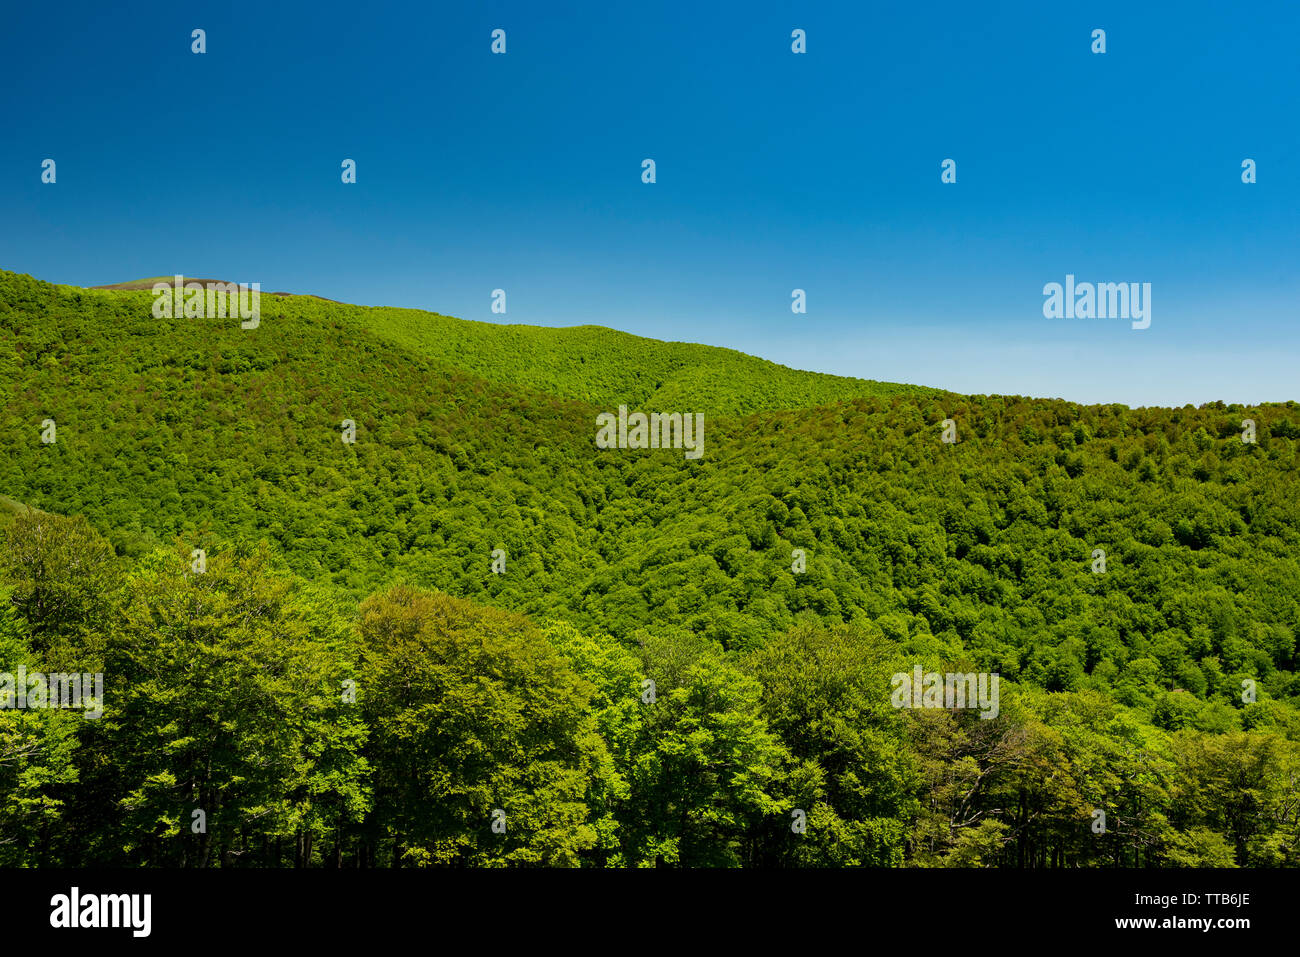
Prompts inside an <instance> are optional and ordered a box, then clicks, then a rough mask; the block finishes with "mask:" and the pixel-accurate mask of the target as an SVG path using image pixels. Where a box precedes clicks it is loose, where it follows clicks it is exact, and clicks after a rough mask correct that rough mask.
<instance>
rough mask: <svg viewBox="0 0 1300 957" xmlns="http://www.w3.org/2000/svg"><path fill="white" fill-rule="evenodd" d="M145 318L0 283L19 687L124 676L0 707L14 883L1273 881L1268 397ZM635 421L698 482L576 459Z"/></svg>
mask: <svg viewBox="0 0 1300 957" xmlns="http://www.w3.org/2000/svg"><path fill="white" fill-rule="evenodd" d="M150 302H151V297H150V296H149V294H148V293H144V292H97V291H88V290H80V289H74V288H70V287H56V286H52V285H49V284H46V283H41V282H38V281H36V280H34V279H31V278H29V277H25V276H16V275H14V274H11V273H0V402H2V409H0V442H3V449H4V452H3V455H0V492H3V493H4V494H5V495H6V496H8V498H7V499H5V500H0V524H7V526H8V530H7V532H6V533H5V535H6V537H5V541H4V545H3V548H0V584H2V586H3V588H4V590H5V594H6V596H7V600H6V601H4V602H3V603H0V672H12V671H14V670H16V669H17V668H18V666H19V665H20V664H22V665H27V666H28V667H29V668H33V669H34V668H43V669H45V670H47V671H55V670H61V671H81V672H90V671H103V672H104V674H105V676H106V677H105V680H106V685H107V692H106V695H105V699H106V700H105V704H104V715H103V717H102V719H100V720H98V721H90V720H83V719H82V717H81V715H79V714H77V713H76V712H75V711H57V710H43V711H42V710H30V711H13V710H0V863H3V864H24V865H25V864H36V863H65V864H70V865H80V864H91V863H112V864H145V865H154V864H165V865H194V866H204V865H207V866H211V865H223V866H237V865H241V864H245V865H246V864H252V865H282V864H299V865H307V864H311V865H322V864H328V865H334V864H343V865H349V866H350V865H357V864H361V865H389V864H400V865H403V866H407V865H428V864H468V865H479V866H496V865H515V864H545V865H569V864H592V865H606V866H638V865H653V864H675V865H682V866H715V865H717V866H723V865H728V866H729V865H747V866H771V865H784V866H789V865H794V866H799V865H803V866H841V865H855V864H866V865H881V866H893V865H905V864H911V865H918V866H935V865H939V866H977V865H998V864H1001V865H1012V866H1075V865H1105V864H1128V865H1132V864H1140V865H1189V866H1194V865H1210V864H1225V865H1231V864H1241V865H1285V864H1295V863H1298V862H1300V846H1298V845H1297V841H1300V820H1298V819H1297V807H1298V806H1300V746H1298V745H1297V741H1298V740H1300V712H1298V711H1297V706H1298V705H1300V682H1298V681H1297V679H1296V675H1295V673H1296V666H1297V650H1296V646H1295V629H1296V627H1297V621H1300V547H1298V546H1300V542H1297V536H1298V534H1300V497H1298V495H1297V492H1298V491H1300V489H1298V488H1297V486H1298V484H1300V483H1298V482H1297V479H1296V475H1297V465H1300V458H1298V455H1300V407H1298V406H1296V405H1295V404H1293V403H1287V404H1285V405H1269V406H1263V407H1258V408H1251V409H1245V408H1239V407H1235V406H1227V405H1223V404H1221V403H1214V404H1210V405H1205V406H1202V407H1200V408H1192V407H1186V408H1182V409H1136V410H1134V409H1128V408H1126V407H1122V406H1089V407H1085V406H1078V405H1074V404H1070V403H1066V402H1061V401H1055V400H1039V399H1024V398H1014V397H1000V396H992V397H964V396H955V395H950V394H947V393H940V392H935V391H933V390H927V389H919V388H913V387H908V386H889V385H886V384H882V383H872V382H865V381H861V380H845V379H836V378H834V377H829V376H815V375H812V374H806V373H798V372H794V371H792V370H788V369H783V368H782V367H779V366H774V365H772V364H770V363H763V362H760V361H758V360H753V359H750V358H748V357H744V356H741V355H739V354H737V353H731V352H727V351H725V350H715V349H708V348H706V347H701V346H688V345H683V344H666V343H656V342H652V341H649V340H641V339H635V338H634V337H629V336H624V335H622V334H619V333H614V332H611V331H609V330H604V329H595V328H582V329H570V330H543V329H528V328H525V327H495V326H490V325H486V324H480V323H463V322H460V321H459V320H454V319H449V318H446V317H441V316H433V315H430V314H426V313H415V312H411V311H408V310H386V309H365V308H360V307H353V306H344V305H340V304H331V303H328V302H324V301H320V300H316V299H312V298H309V297H297V296H295V297H284V298H272V297H269V296H268V297H264V298H263V319H262V323H261V325H260V327H258V328H257V329H253V330H244V329H241V328H240V327H239V323H238V321H230V320H220V319H154V318H153V317H152V316H151V314H150V308H149V307H150ZM619 404H625V405H629V406H631V407H632V408H634V409H641V410H644V411H647V412H649V411H664V412H668V411H681V412H688V411H689V412H703V413H704V414H705V420H706V429H705V454H704V456H703V457H702V458H701V459H699V460H697V461H691V460H688V459H686V458H685V457H684V456H683V454H682V452H681V451H674V450H667V449H665V450H654V451H636V450H619V449H610V450H600V449H598V448H596V446H595V444H594V441H593V436H594V432H595V424H594V423H595V416H596V414H597V413H598V412H603V411H612V410H613V409H614V408H616V407H617V405H619ZM47 419H49V420H53V421H54V422H55V423H56V425H57V441H55V442H53V443H50V442H43V441H42V434H43V432H48V429H46V427H45V426H44V424H43V423H45V420H47ZM344 419H351V420H354V421H355V423H356V429H357V433H356V436H357V440H356V442H355V444H347V443H345V442H343V441H341V438H340V436H341V423H342V420H344ZM945 419H952V420H954V422H955V423H956V429H957V437H958V441H957V442H956V443H955V444H946V443H944V442H942V441H940V435H941V428H942V426H941V423H942V422H943V420H945ZM1246 419H1250V420H1252V421H1253V422H1254V423H1255V430H1256V435H1255V438H1256V441H1255V442H1243V441H1242V437H1241V436H1242V433H1243V430H1244V429H1246V426H1245V425H1244V424H1243V420H1246ZM18 502H21V503H24V504H23V505H18V504H16V503H18ZM27 506H31V507H32V509H31V510H29V509H28V508H27ZM63 516H75V517H63ZM194 549H204V550H205V551H206V553H207V564H206V568H204V569H203V570H202V571H201V572H196V571H195V569H194V565H193V550H194ZM496 549H501V550H503V551H504V555H505V571H504V573H503V574H494V572H493V570H492V565H493V551H494V550H496ZM1098 549H1100V550H1102V551H1104V563H1105V564H1104V571H1099V570H1098V564H1097V557H1096V556H1097V550H1098ZM796 550H802V552H803V554H804V558H805V561H806V569H805V570H803V571H797V570H796V568H797V567H798V560H797V555H796ZM453 596H454V597H453ZM916 664H920V665H922V666H923V667H924V668H925V669H927V670H939V671H962V672H971V671H981V672H997V673H999V674H1000V676H1001V707H1000V713H999V714H998V716H997V718H995V719H992V720H983V719H981V718H980V716H979V714H978V713H977V712H972V711H962V710H944V709H938V710H911V709H898V708H895V707H893V706H892V705H891V701H890V677H891V675H893V674H895V673H897V672H910V671H911V669H912V668H913V666H914V665H916ZM1247 688H1249V689H1251V691H1250V692H1249V693H1248V692H1247V691H1246V690H1245V689H1247ZM1252 699H1253V700H1252ZM196 810H201V811H202V812H203V815H204V819H205V821H206V826H205V828H204V829H203V830H202V831H195V830H194V829H193V827H192V824H193V815H194V812H195V811H196ZM1098 810H1102V811H1104V812H1105V815H1106V827H1105V831H1104V833H1099V832H1098V831H1097V830H1096V829H1095V825H1096V820H1097V817H1096V813H1095V812H1097V811H1098ZM801 816H802V820H804V821H806V827H804V828H794V827H792V821H798V820H800V819H801Z"/></svg>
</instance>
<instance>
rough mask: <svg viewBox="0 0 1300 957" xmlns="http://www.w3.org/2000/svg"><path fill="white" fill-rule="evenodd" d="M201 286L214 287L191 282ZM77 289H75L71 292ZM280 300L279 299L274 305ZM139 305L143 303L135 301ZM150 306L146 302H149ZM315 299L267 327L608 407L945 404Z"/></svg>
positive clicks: (651, 350) (275, 309)
mask: <svg viewBox="0 0 1300 957" xmlns="http://www.w3.org/2000/svg"><path fill="white" fill-rule="evenodd" d="M172 279H173V277H170V276H160V277H153V278H150V279H139V280H135V281H132V282H127V283H118V284H116V285H112V286H100V287H96V288H97V289H100V290H106V291H119V292H122V291H137V292H139V291H145V292H147V291H148V290H149V289H151V288H152V286H153V284H154V283H155V282H166V283H169V284H170V283H171V282H172ZM190 281H194V282H202V283H204V284H205V285H206V284H209V283H213V282H216V281H217V280H211V279H195V280H190ZM68 288H69V289H75V288H76V287H68ZM273 297H280V298H273ZM131 301H132V302H133V303H134V304H137V305H138V303H139V302H140V301H142V300H139V299H137V300H131ZM150 301H151V300H150ZM320 303H332V300H328V299H323V298H322V297H319V296H288V295H287V294H283V293H265V294H264V295H263V313H264V316H265V317H267V318H268V321H270V320H271V319H273V318H274V317H278V316H281V315H283V316H286V317H289V318H301V319H306V320H308V321H331V322H341V323H347V324H349V325H352V326H354V327H355V328H356V329H357V334H358V335H361V336H365V337H376V338H380V339H384V340H386V341H388V342H391V343H393V344H394V345H396V346H398V347H400V348H402V349H407V350H410V351H411V352H413V353H415V354H417V355H419V356H421V357H423V358H426V359H429V360H431V361H435V362H441V363H445V364H447V365H450V366H453V367H455V368H457V369H460V370H462V371H463V372H466V373H469V374H470V375H473V376H477V377H479V378H481V379H484V380H486V381H488V382H495V383H499V384H505V385H513V386H522V387H524V388H528V389H536V390H539V391H541V392H546V393H548V394H550V395H554V396H559V397H563V398H573V399H582V400H584V401H588V402H592V403H594V404H596V405H601V406H604V407H607V408H612V407H614V406H617V405H618V404H620V403H624V404H627V405H629V406H632V407H640V406H645V408H646V410H647V411H660V410H661V411H686V410H690V411H700V412H708V413H713V414H717V415H722V414H728V415H729V414H744V413H748V412H756V411H761V410H765V409H782V408H804V407H807V406H814V405H825V404H827V403H829V402H836V401H840V400H845V399H853V398H860V397H865V396H875V395H941V394H946V393H943V392H941V390H937V389H928V388H924V387H921V386H912V385H902V384H898V383H890V382H876V381H872V380H867V379H852V378H844V377H841V376H833V375H826V374H824V373H817V372H803V371H799V370H796V369H790V368H787V367H786V366H782V365H778V364H776V363H774V362H768V361H767V360H764V359H758V358H755V357H754V356H748V355H745V354H744V353H741V352H736V351H735V350H732V349H722V348H718V347H715V346H703V345H697V344H694V343H685V342H661V341H659V340H657V339H645V338H642V337H640V336H634V335H630V334H628V333H625V332H618V331H616V330H614V329H608V328H605V327H603V326H574V327H568V328H562V329H552V328H545V327H541V326H525V325H498V324H495V323H488V322H475V321H471V320H465V319H455V318H452V317H450V316H444V315H440V314H438V313H432V312H423V311H420V310H416V309H395V308H389V307H382V306H380V307H368V306H353V305H345V304H342V303H336V304H333V305H331V306H329V307H326V308H321V309H318V308H315V307H316V306H318V305H319V304H320Z"/></svg>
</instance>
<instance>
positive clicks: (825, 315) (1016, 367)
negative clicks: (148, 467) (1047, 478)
mask: <svg viewBox="0 0 1300 957" xmlns="http://www.w3.org/2000/svg"><path fill="white" fill-rule="evenodd" d="M5 21H6V22H5V24H4V29H3V31H2V32H0V106H3V116H4V123H3V130H2V131H0V267H3V268H6V269H12V270H17V271H19V272H26V273H31V274H33V275H35V276H38V277H40V278H43V279H47V280H51V281H55V282H65V283H75V284H79V285H97V284H102V283H110V282H117V281H122V280H127V279H133V278H139V277H142V276H152V275H159V274H170V273H173V272H178V271H179V272H184V273H186V274H189V275H194V276H211V277H217V278H223V279H229V280H238V281H245V282H252V281H257V282H260V283H261V284H262V288H263V289H264V290H266V291H272V290H282V289H283V290H289V291H295V292H314V293H318V294H320V295H323V296H328V297H330V298H332V299H340V300H344V301H348V302H359V303H367V304H376V305H402V306H413V307H418V308H422V309H430V310H436V311H439V312H444V313H448V314H451V315H456V316H462V317H465V318H471V319H484V320H492V319H494V318H496V319H497V320H501V319H502V317H493V316H492V314H491V312H490V304H491V301H490V295H491V291H492V290H493V289H494V288H497V287H501V288H504V289H505V290H506V292H507V297H508V300H507V301H508V313H507V315H506V316H505V317H504V319H505V321H510V322H520V323H534V324H539V325H577V324H584V323H596V324H601V325H607V326H613V327H615V328H618V329H624V330H627V331H630V332H636V333H639V334H642V335H646V336H653V337H656V338H661V339H681V340H688V341H694V342H706V343H710V344H715V345H725V346H730V347H732V348H737V349H741V350H743V351H745V352H750V353H753V354H756V355H761V356H764V357H765V358H769V359H773V360H775V361H778V362H782V363H785V364H787V365H791V366H796V367H799V368H806V369H817V370H822V371H827V372H834V373H839V374H844V375H857V376H863V377H867V378H876V379H887V380H895V381H906V382H917V383H922V384H926V385H934V386H941V387H946V388H951V389H956V390H959V391H966V392H1000V393H1019V394H1032V395H1043V396H1061V397H1064V398H1068V399H1074V400H1078V401H1085V402H1109V401H1116V402H1124V403H1128V404H1131V405H1143V404H1161V405H1180V404H1183V403H1185V402H1194V403H1200V402H1205V401H1209V400H1213V399H1224V400H1227V401H1242V402H1256V401H1261V400H1284V399H1300V387H1298V383H1300V362H1298V361H1297V360H1298V359H1300V348H1298V347H1300V149H1297V144H1298V143H1300V54H1298V53H1297V49H1298V48H1297V43H1298V42H1300V40H1298V38H1300V4H1297V3H1295V2H1294V0H1286V2H1263V3H1252V4H1249V5H1244V6H1240V5H1234V4H1223V3H1213V4H1211V3H1177V4H1173V3H1167V4H1150V5H1148V4H1135V3H1086V4H1085V3H1042V2H1025V3H1012V4H997V3H960V4H957V3H953V4H944V3H937V4H936V3H927V4H888V5H885V4H863V3H857V2H855V3H842V4H839V3H835V4H830V3H817V4H807V3H761V2H760V3H707V4H696V3H693V4H682V3H671V2H670V3H650V4H633V3H610V2H608V0H606V2H599V3H555V4H552V3H538V2H535V0H533V2H528V3H524V2H517V3H500V2H469V0H466V2H460V3H409V4H396V3H394V4H387V3H356V4H352V3H349V4H346V5H336V4H333V3H330V2H316V3H312V4H302V5H300V6H297V7H296V8H294V9H288V8H287V6H286V7H282V6H281V5H280V4H271V3H242V2H241V3H229V2H221V3H197V4H183V3H129V4H115V5H105V4H94V5H91V4H76V3H73V4H63V3H61V4H39V3H13V4H9V5H8V6H7V9H6V14H5ZM196 27H201V28H203V29H205V30H206V31H207V45H208V52H207V53H206V54H205V55H202V56H197V55H194V54H192V53H191V52H190V43H191V40H190V32H191V30H192V29H194V28H196ZM498 27H499V28H502V29H504V30H506V32H507V53H506V55H504V56H494V55H492V53H491V52H490V50H489V46H490V42H491V39H490V33H491V31H492V30H493V29H494V28H498ZM796 27H798V28H802V29H804V30H806V31H807V36H808V52H807V53H806V54H804V55H795V54H793V53H791V51H790V42H791V41H790V32H791V30H793V29H794V28H796ZM1095 28H1102V29H1105V30H1106V34H1107V52H1106V53H1105V54H1104V55H1095V54H1093V53H1092V52H1091V50H1090V47H1091V36H1090V35H1091V32H1092V30H1093V29H1095ZM47 157H49V158H53V159H55V160H56V162H57V164H58V167H57V171H58V182H57V183H56V184H54V185H53V186H49V185H43V184H42V183H41V182H40V175H41V169H40V164H41V161H42V160H43V159H45V158H47ZM646 157H650V158H653V159H655V161H656V163H657V167H658V169H657V172H658V182H657V183H655V184H654V185H645V184H643V183H642V182H641V161H642V159H644V158H646ZM1247 157H1249V158H1251V159H1254V160H1255V161H1256V162H1257V164H1258V182H1257V183H1255V184H1253V185H1244V184H1243V183H1242V182H1241V162H1242V160H1243V159H1245V158H1247ZM344 158H352V159H355V160H356V161H357V164H358V182H357V184H356V185H343V184H342V183H341V182H340V175H339V174H340V163H341V162H342V160H343V159H344ZM945 158H952V159H955V160H956V161H957V164H958V166H957V183H956V184H954V185H945V184H942V183H941V182H940V163H941V161H942V160H944V159H945ZM1067 273H1073V274H1075V275H1076V276H1077V277H1078V279H1079V280H1080V281H1085V280H1091V281H1099V282H1108V281H1116V282H1118V281H1135V282H1150V283H1151V284H1152V323H1151V327H1150V328H1149V329H1146V330H1143V331H1135V330H1132V329H1131V328H1130V327H1129V323H1128V322H1126V321H1123V320H1118V319H1092V320H1087V319H1077V320H1059V319H1058V320H1049V319H1045V318H1044V317H1043V314H1042V304H1043V294H1042V287H1043V285H1044V284H1045V283H1048V282H1053V281H1055V282H1062V281H1063V280H1064V277H1065V275H1066V274H1067ZM796 287H800V288H803V289H806V290H807V295H808V313H807V315H795V314H793V313H792V312H791V311H790V292H791V290H792V289H794V288H796Z"/></svg>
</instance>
